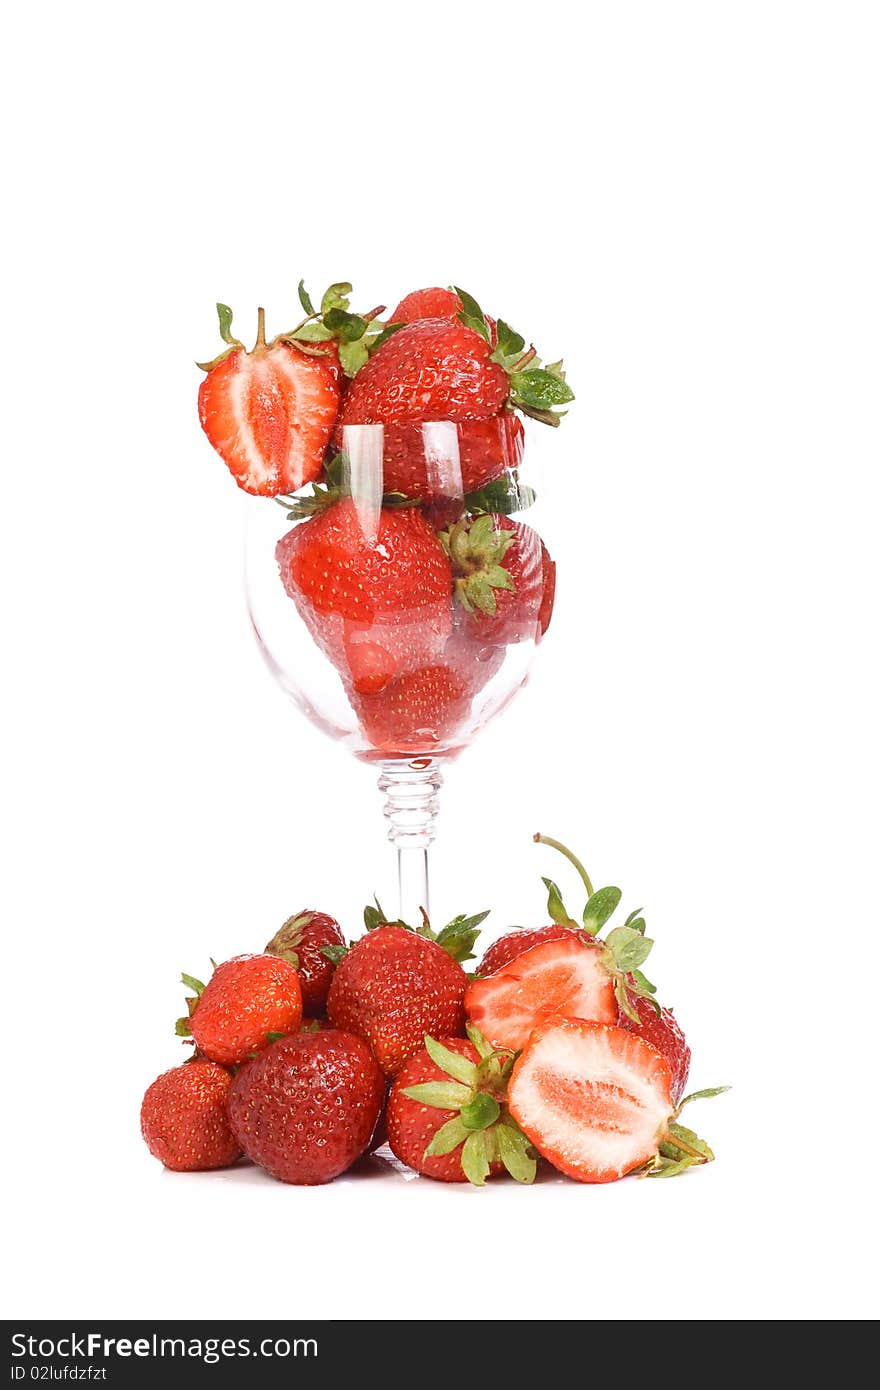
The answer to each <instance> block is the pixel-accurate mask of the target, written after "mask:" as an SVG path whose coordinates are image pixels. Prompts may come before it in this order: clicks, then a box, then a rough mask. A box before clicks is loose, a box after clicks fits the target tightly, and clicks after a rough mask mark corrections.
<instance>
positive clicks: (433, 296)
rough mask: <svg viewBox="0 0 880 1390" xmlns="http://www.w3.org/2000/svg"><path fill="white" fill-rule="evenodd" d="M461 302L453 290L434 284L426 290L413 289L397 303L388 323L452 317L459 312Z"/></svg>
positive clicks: (456, 315)
mask: <svg viewBox="0 0 880 1390" xmlns="http://www.w3.org/2000/svg"><path fill="white" fill-rule="evenodd" d="M461 309H462V303H461V300H460V299H459V297H458V295H457V294H456V293H455V290H445V289H441V288H440V286H439V285H435V286H434V287H433V288H431V289H428V290H413V291H412V293H411V294H408V295H406V296H405V297H404V298H403V299H402V300H401V301H400V303H399V304H398V306H397V308H396V309H395V310H394V313H393V314H389V315H388V322H389V323H415V322H416V320H417V319H454V318H457V317H458V315H459V314H460V313H461Z"/></svg>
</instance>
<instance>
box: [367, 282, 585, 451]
mask: <svg viewBox="0 0 880 1390" xmlns="http://www.w3.org/2000/svg"><path fill="white" fill-rule="evenodd" d="M455 293H456V294H457V295H458V297H459V299H460V300H461V305H462V307H461V310H460V311H459V313H458V315H457V317H456V318H454V319H449V318H447V317H445V316H441V317H439V318H428V319H417V320H415V321H412V322H409V323H407V324H405V325H404V327H403V328H400V329H398V330H397V331H396V332H395V333H394V334H393V336H392V337H390V338H387V339H386V341H384V342H381V343H380V344H379V345H378V346H377V348H376V350H375V352H373V354H372V355H371V356H370V358H369V361H368V362H367V363H366V365H365V366H363V367H361V369H360V370H359V371H358V374H357V376H356V377H355V379H354V381H353V382H352V384H351V386H350V388H349V390H348V392H347V394H346V398H345V401H344V403H343V408H342V412H341V423H342V425H361V424H391V423H394V422H397V421H401V420H435V421H436V420H456V421H459V420H488V419H490V418H491V417H492V416H494V415H497V414H498V412H499V411H500V410H501V407H502V406H503V405H505V404H509V405H511V406H519V407H520V408H521V409H522V410H524V411H525V412H526V414H528V415H532V416H534V417H535V418H536V419H539V420H541V421H543V422H544V423H545V424H550V425H558V424H559V420H560V416H559V415H558V414H557V411H556V407H557V406H560V405H564V404H566V403H567V402H569V401H572V400H574V394H573V392H572V390H571V388H570V387H569V386H568V384H567V383H566V380H565V373H564V371H563V370H562V364H561V363H560V362H554V363H553V364H552V365H551V366H549V367H542V366H541V365H540V360H539V358H538V357H537V354H536V353H535V349H534V348H529V349H526V347H525V340H524V339H523V338H522V337H521V336H520V334H518V333H517V332H516V331H515V330H514V329H512V328H510V327H509V326H508V325H507V324H506V323H504V322H503V320H501V319H499V320H498V322H497V324H495V325H490V323H489V321H488V320H487V318H486V316H485V314H484V313H483V311H482V309H481V308H480V306H479V304H478V303H477V302H476V300H475V299H474V298H473V296H471V295H469V294H467V293H466V292H465V291H464V290H460V289H458V288H457V287H456V288H455ZM493 330H494V331H493Z"/></svg>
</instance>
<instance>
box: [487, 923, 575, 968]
mask: <svg viewBox="0 0 880 1390" xmlns="http://www.w3.org/2000/svg"><path fill="white" fill-rule="evenodd" d="M572 934H574V936H576V937H577V939H578V941H582V942H583V943H584V944H585V945H589V944H590V943H591V942H593V941H595V939H596V938H595V937H594V936H591V935H590V933H589V932H588V931H583V930H582V929H581V928H575V929H572V928H571V927H564V926H562V925H561V923H559V922H551V923H550V925H549V926H546V927H514V928H513V930H512V931H508V932H505V933H504V935H503V936H499V938H498V940H497V941H493V942H492V945H491V946H490V947H489V949H488V950H487V951H486V953H485V955H484V956H483V959H482V960H481V961H480V963H479V965H478V966H477V970H476V973H477V974H478V975H494V974H495V972H496V970H503V969H504V967H505V965H509V964H510V962H511V961H512V960H516V958H517V956H521V955H522V954H523V953H524V952H525V951H530V950H531V949H532V947H533V946H541V945H543V944H544V942H546V941H565V940H566V939H567V938H568V937H569V936H571V935H572Z"/></svg>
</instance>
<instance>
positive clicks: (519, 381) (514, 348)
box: [452, 285, 574, 425]
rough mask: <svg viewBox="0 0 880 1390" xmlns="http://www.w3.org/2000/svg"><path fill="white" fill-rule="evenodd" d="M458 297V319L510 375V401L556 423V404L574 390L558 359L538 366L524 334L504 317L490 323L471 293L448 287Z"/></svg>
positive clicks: (570, 397) (558, 414) (566, 399)
mask: <svg viewBox="0 0 880 1390" xmlns="http://www.w3.org/2000/svg"><path fill="white" fill-rule="evenodd" d="M452 288H453V289H454V290H455V293H456V294H457V295H458V297H459V299H460V300H461V309H460V311H459V313H458V319H459V322H461V323H463V324H464V325H465V326H466V327H467V328H471V329H473V331H474V332H475V333H479V335H480V337H481V338H484V339H485V341H486V342H487V343H489V345H490V346H492V345H493V343H494V347H493V351H492V354H491V361H493V362H497V363H498V365H499V366H500V367H503V368H504V370H505V371H506V372H507V375H508V376H509V378H510V397H509V400H510V403H511V405H516V406H519V408H520V410H522V411H523V413H524V414H525V415H530V416H531V417H532V418H533V419H534V420H540V421H541V423H542V424H544V425H558V424H559V422H560V420H561V419H562V416H563V414H564V413H565V412H564V411H563V412H560V411H559V410H558V407H559V406H561V405H568V403H569V402H570V401H573V400H574V392H573V391H572V389H571V387H570V386H569V385H568V383H567V381H566V380H565V371H564V369H563V366H562V362H561V361H560V362H550V363H548V364H547V365H546V366H542V364H541V359H540V357H539V356H538V354H537V352H536V351H535V349H534V347H529V348H526V343H525V338H524V337H523V336H522V334H521V333H518V332H517V331H516V329H515V328H511V326H510V324H508V323H505V322H504V319H499V320H498V322H497V323H496V325H495V331H494V334H493V332H492V326H491V325H490V323H489V321H488V320H487V318H486V315H485V314H484V313H483V311H482V309H481V308H480V306H479V304H478V303H477V301H476V300H475V299H474V297H473V295H472V294H468V293H467V291H466V290H462V289H459V287H458V285H454V286H453V287H452Z"/></svg>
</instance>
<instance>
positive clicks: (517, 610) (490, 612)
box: [440, 513, 556, 644]
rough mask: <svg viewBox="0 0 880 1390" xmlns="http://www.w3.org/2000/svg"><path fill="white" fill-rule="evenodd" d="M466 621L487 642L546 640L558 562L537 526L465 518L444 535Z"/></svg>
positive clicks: (503, 519) (467, 627)
mask: <svg viewBox="0 0 880 1390" xmlns="http://www.w3.org/2000/svg"><path fill="white" fill-rule="evenodd" d="M440 541H441V543H442V545H443V549H444V550H445V551H446V553H447V555H448V556H449V559H450V563H451V565H452V573H453V577H454V581H455V598H456V603H457V604H458V605H459V606H460V610H461V612H460V624H461V627H462V628H463V630H464V631H466V632H472V633H473V634H474V635H475V636H478V637H479V639H480V640H482V641H484V642H490V643H491V642H494V643H497V644H502V643H505V644H506V643H511V642H524V641H534V642H540V640H541V638H542V637H543V636H544V633H545V632H546V631H547V628H548V626H549V624H550V618H551V616H552V613H553V600H554V597H555V594H556V565H555V563H554V561H553V560H551V558H550V555H549V554H548V552H547V548H546V546H545V545H544V542H543V541H542V540H541V537H540V536H539V535H538V533H537V531H534V530H532V528H531V526H526V525H525V524H524V523H523V522H521V521H514V520H513V519H512V518H511V517H509V516H500V515H493V514H491V513H486V514H485V515H483V516H478V517H465V518H463V519H462V520H461V521H458V522H456V523H455V524H454V525H453V526H450V528H449V529H448V530H447V531H443V532H441V534H440Z"/></svg>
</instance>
